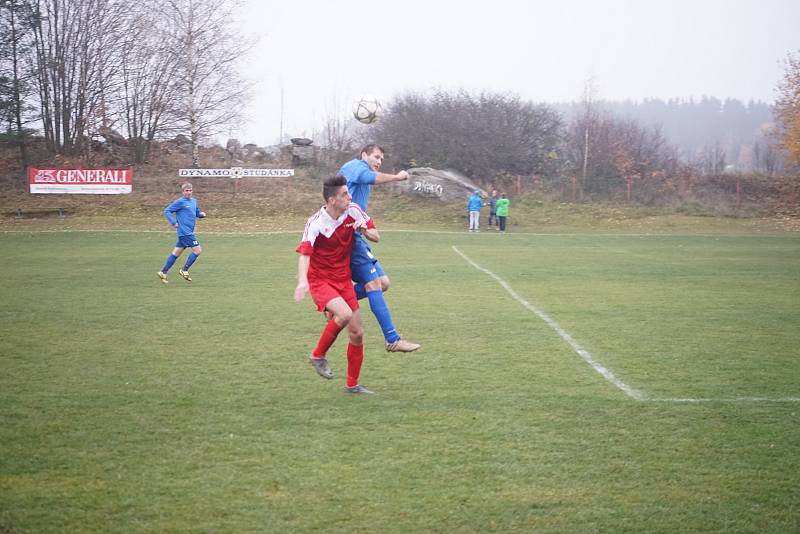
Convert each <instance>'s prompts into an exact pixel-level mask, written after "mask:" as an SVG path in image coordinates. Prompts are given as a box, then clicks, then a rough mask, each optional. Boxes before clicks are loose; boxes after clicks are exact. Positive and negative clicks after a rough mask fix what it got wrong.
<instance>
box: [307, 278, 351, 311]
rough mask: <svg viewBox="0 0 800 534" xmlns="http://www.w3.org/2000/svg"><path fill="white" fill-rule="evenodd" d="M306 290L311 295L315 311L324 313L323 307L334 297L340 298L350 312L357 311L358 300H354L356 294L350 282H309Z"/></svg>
mask: <svg viewBox="0 0 800 534" xmlns="http://www.w3.org/2000/svg"><path fill="white" fill-rule="evenodd" d="M308 290H309V292H310V293H311V298H312V299H313V300H314V304H316V305H317V311H324V310H325V305H326V304H327V303H329V302H330V301H332V300H333V299H335V298H336V297H342V298H343V299H344V301H345V302H346V303H347V305H348V306H350V309H351V310H353V311H355V310H357V309H358V299H357V298H356V292H355V291H354V290H353V282H351V281H350V280H345V281H342V282H336V281H331V280H309V281H308Z"/></svg>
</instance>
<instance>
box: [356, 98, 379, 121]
mask: <svg viewBox="0 0 800 534" xmlns="http://www.w3.org/2000/svg"><path fill="white" fill-rule="evenodd" d="M382 111H383V108H382V107H381V103H380V102H378V99H377V98H375V97H374V96H372V95H363V96H361V97H359V98H357V99H356V101H355V102H353V117H355V118H356V120H357V121H358V122H361V123H364V124H372V123H373V122H375V121H376V120H378V117H380V116H381V112H382Z"/></svg>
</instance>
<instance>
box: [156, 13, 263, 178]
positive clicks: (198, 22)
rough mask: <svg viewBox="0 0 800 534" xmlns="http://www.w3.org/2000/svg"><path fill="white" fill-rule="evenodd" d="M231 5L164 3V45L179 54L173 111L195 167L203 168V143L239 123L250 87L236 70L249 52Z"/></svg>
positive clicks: (162, 14)
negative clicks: (235, 24)
mask: <svg viewBox="0 0 800 534" xmlns="http://www.w3.org/2000/svg"><path fill="white" fill-rule="evenodd" d="M239 5H240V2H238V1H233V2H232V1H229V0H166V2H164V3H163V4H162V5H161V8H160V13H161V16H162V17H163V19H164V20H165V21H166V23H167V25H168V27H169V28H170V29H169V31H168V33H167V34H166V35H165V42H166V43H167V44H168V46H169V47H171V48H173V49H174V51H175V53H176V54H177V56H178V58H177V68H176V71H175V84H176V85H175V91H176V92H175V97H174V98H175V100H174V103H173V104H174V108H173V112H174V113H175V116H176V120H177V125H178V126H179V127H180V128H182V129H184V131H187V130H188V133H189V138H190V139H191V142H192V166H194V167H198V166H199V151H198V148H199V144H200V141H201V140H202V139H203V138H205V137H208V136H211V135H213V134H215V133H219V132H220V131H222V130H223V129H224V127H225V126H227V125H230V124H234V123H236V122H237V121H239V120H240V119H241V115H240V110H241V109H242V107H243V103H244V101H245V99H246V96H247V92H248V87H247V85H246V84H245V82H244V80H243V79H242V77H241V76H240V75H239V74H238V72H237V71H236V63H237V60H238V59H239V58H240V57H241V56H242V55H243V54H244V53H245V52H246V51H247V50H248V48H249V43H248V42H246V41H243V40H241V39H240V38H239V37H238V36H237V34H236V29H235V28H234V27H233V17H232V12H233V10H234V9H235V8H236V7H238V6H239Z"/></svg>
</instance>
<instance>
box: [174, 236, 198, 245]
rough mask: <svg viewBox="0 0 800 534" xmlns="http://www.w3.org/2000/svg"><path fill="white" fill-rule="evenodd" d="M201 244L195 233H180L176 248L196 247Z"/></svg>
mask: <svg viewBox="0 0 800 534" xmlns="http://www.w3.org/2000/svg"><path fill="white" fill-rule="evenodd" d="M198 246H200V243H199V242H198V241H197V238H196V237H195V236H194V234H189V235H179V236H178V242H177V243H175V248H194V247H198Z"/></svg>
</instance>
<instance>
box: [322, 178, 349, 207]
mask: <svg viewBox="0 0 800 534" xmlns="http://www.w3.org/2000/svg"><path fill="white" fill-rule="evenodd" d="M342 186H344V188H345V189H347V178H345V177H344V176H342V175H341V174H337V175H336V176H331V177H330V178H326V179H325V181H323V182H322V198H324V199H325V202H328V200H330V199H332V198H333V197H335V196H336V195H337V194H339V193H340V192H341V189H342Z"/></svg>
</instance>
